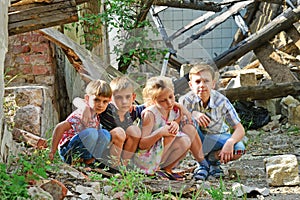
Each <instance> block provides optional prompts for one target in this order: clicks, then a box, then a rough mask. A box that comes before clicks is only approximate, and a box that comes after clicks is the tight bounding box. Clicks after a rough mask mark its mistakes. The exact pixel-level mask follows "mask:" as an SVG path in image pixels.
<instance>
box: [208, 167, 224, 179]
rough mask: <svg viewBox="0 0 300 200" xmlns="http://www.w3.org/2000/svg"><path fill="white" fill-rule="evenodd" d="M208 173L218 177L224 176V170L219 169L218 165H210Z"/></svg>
mask: <svg viewBox="0 0 300 200" xmlns="http://www.w3.org/2000/svg"><path fill="white" fill-rule="evenodd" d="M209 175H210V176H212V177H214V178H220V177H221V176H222V177H223V176H224V172H223V170H222V169H221V167H220V165H218V164H216V165H211V166H210V168H209Z"/></svg>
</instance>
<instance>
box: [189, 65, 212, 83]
mask: <svg viewBox="0 0 300 200" xmlns="http://www.w3.org/2000/svg"><path fill="white" fill-rule="evenodd" d="M202 71H208V72H209V73H210V74H211V76H212V79H213V80H215V78H216V72H215V69H214V68H213V67H212V66H210V65H209V64H207V63H196V64H193V67H192V68H191V69H190V73H189V79H190V80H191V79H192V75H193V74H198V73H200V72H202Z"/></svg>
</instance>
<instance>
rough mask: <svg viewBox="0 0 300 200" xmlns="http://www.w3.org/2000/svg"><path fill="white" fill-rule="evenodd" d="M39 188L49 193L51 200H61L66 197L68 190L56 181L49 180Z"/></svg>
mask: <svg viewBox="0 0 300 200" xmlns="http://www.w3.org/2000/svg"><path fill="white" fill-rule="evenodd" d="M41 188H42V189H43V190H45V191H47V192H49V193H50V194H51V195H52V197H53V199H57V200H63V199H64V198H65V197H66V196H67V192H68V189H67V188H66V186H65V185H64V184H62V183H61V182H59V181H57V180H51V181H49V182H47V183H45V184H43V185H41Z"/></svg>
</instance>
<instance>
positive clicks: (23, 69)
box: [19, 65, 32, 74]
mask: <svg viewBox="0 0 300 200" xmlns="http://www.w3.org/2000/svg"><path fill="white" fill-rule="evenodd" d="M19 69H20V71H21V73H22V74H32V67H31V65H20V66H19Z"/></svg>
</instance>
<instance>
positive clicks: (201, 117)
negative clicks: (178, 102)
mask: <svg viewBox="0 0 300 200" xmlns="http://www.w3.org/2000/svg"><path fill="white" fill-rule="evenodd" d="M192 115H193V116H194V118H195V119H196V121H197V122H198V124H199V125H200V126H201V127H204V128H205V127H207V126H208V125H209V123H210V118H209V117H208V116H207V115H205V114H204V113H201V112H198V111H193V113H192Z"/></svg>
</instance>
